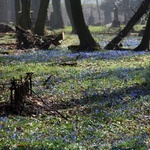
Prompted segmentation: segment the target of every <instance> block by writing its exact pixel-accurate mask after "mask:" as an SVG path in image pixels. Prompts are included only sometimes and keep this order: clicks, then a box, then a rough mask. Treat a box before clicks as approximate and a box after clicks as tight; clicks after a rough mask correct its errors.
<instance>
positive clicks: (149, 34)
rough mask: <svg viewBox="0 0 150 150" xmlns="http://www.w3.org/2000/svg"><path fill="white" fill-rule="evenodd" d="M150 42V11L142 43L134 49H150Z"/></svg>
mask: <svg viewBox="0 0 150 150" xmlns="http://www.w3.org/2000/svg"><path fill="white" fill-rule="evenodd" d="M149 42H150V12H149V16H148V20H147V24H146V28H145V31H144V34H143V38H142V40H141V43H140V44H139V45H138V46H137V47H136V48H135V49H134V50H135V51H140V50H149Z"/></svg>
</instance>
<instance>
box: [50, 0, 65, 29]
mask: <svg viewBox="0 0 150 150" xmlns="http://www.w3.org/2000/svg"><path fill="white" fill-rule="evenodd" d="M52 6H53V12H51V17H50V27H51V29H63V28H64V22H63V18H62V12H61V1H60V0H52Z"/></svg>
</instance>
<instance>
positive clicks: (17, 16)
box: [15, 0, 21, 25]
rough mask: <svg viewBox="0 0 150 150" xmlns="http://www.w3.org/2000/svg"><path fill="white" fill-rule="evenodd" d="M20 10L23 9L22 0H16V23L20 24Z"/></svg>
mask: <svg viewBox="0 0 150 150" xmlns="http://www.w3.org/2000/svg"><path fill="white" fill-rule="evenodd" d="M20 10H21V8H20V0H15V17H16V25H19V22H20V15H19V11H20Z"/></svg>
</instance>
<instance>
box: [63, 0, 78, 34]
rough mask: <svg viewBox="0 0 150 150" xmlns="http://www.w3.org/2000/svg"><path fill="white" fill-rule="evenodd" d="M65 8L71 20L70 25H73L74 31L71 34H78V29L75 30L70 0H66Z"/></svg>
mask: <svg viewBox="0 0 150 150" xmlns="http://www.w3.org/2000/svg"><path fill="white" fill-rule="evenodd" d="M65 6H66V10H67V14H68V17H69V19H70V23H71V25H72V31H71V33H75V34H76V29H75V26H74V22H73V18H72V13H71V7H70V0H65Z"/></svg>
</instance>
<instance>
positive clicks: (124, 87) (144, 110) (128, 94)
mask: <svg viewBox="0 0 150 150" xmlns="http://www.w3.org/2000/svg"><path fill="white" fill-rule="evenodd" d="M149 60H150V55H144V56H132V57H125V58H123V59H121V58H118V59H112V60H111V59H110V60H107V59H96V60H95V59H93V58H89V59H81V60H79V61H78V66H77V67H62V66H56V65H51V64H52V62H44V63H41V62H19V61H18V60H13V61H10V62H9V63H7V61H8V58H7V57H6V58H1V64H3V65H2V67H1V72H2V73H3V76H2V77H1V79H2V78H3V79H6V80H10V79H11V78H12V77H16V78H19V75H23V74H24V73H25V72H30V71H32V72H34V82H35V86H34V90H35V91H36V92H37V93H38V94H39V95H41V96H42V97H44V98H45V99H46V101H52V100H53V101H55V102H56V103H57V105H58V108H59V107H61V105H66V107H64V108H65V109H60V110H59V111H61V113H62V114H63V115H65V116H66V117H67V118H68V121H65V120H63V119H62V118H61V117H60V116H49V115H44V114H43V115H44V117H43V115H41V116H37V117H34V116H31V117H30V116H28V117H22V116H12V115H10V116H8V118H4V119H2V118H1V119H0V128H1V130H0V135H1V137H0V148H1V149H7V148H12V149H15V148H17V149H26V148H27V147H28V148H29V149H36V148H37V149H38V148H39V149H40V148H41V149H44V148H45V149H46V148H48V149H60V148H61V149H116V150H117V149H124V148H130V149H135V150H136V149H139V150H147V149H148V147H149V146H150V145H149V142H150V138H149V131H150V128H149V119H148V118H147V117H148V115H149V99H150V96H149V95H147V93H148V91H149V90H150V86H149V78H148V76H149V64H150V61H149ZM5 61H6V63H5ZM14 64H15V65H14ZM50 74H53V75H54V78H53V79H52V81H49V83H48V84H47V88H45V87H44V86H43V85H42V83H43V82H44V80H45V79H46V78H47V77H48V76H49V75H50ZM59 80H60V81H59ZM52 83H53V84H52ZM49 84H52V85H49ZM71 101H73V103H74V104H73V103H72V102H71ZM59 105H60V106H59Z"/></svg>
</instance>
